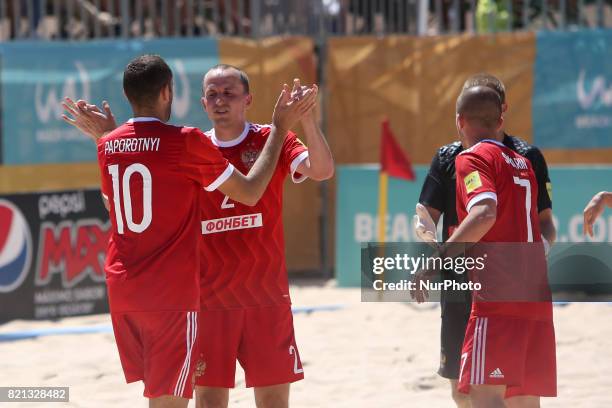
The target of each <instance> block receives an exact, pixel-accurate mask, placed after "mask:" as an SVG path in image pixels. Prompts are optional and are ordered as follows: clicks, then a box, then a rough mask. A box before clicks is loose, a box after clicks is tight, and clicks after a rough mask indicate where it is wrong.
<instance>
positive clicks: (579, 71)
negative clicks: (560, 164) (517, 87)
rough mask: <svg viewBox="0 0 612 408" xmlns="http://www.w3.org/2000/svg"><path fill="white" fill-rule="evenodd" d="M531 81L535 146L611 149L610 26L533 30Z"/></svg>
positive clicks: (611, 48) (611, 65)
mask: <svg viewBox="0 0 612 408" xmlns="http://www.w3.org/2000/svg"><path fill="white" fill-rule="evenodd" d="M534 83H535V85H534V95H533V107H532V109H533V111H532V113H533V114H532V116H533V138H534V144H535V145H537V146H538V147H541V148H545V149H546V148H561V149H571V148H597V147H612V30H588V31H579V32H553V31H541V32H538V33H537V41H536V62H535V73H534Z"/></svg>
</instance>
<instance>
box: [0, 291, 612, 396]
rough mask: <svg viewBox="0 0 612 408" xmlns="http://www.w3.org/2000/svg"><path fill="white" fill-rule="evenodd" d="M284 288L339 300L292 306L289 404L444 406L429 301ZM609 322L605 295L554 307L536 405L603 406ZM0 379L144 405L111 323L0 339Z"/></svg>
mask: <svg viewBox="0 0 612 408" xmlns="http://www.w3.org/2000/svg"><path fill="white" fill-rule="evenodd" d="M291 290H292V299H293V304H294V306H298V307H300V306H317V305H341V306H342V308H341V309H339V310H334V311H318V312H313V313H309V314H307V313H298V314H296V315H295V329H296V336H297V341H298V346H299V350H300V355H301V358H302V361H303V365H304V370H305V375H306V379H305V380H304V381H301V382H298V383H296V384H294V385H293V387H292V391H291V406H292V407H297V408H306V407H309V408H310V407H316V408H318V407H332V408H356V407H364V408H379V407H384V408H395V407H452V406H453V405H452V402H451V400H450V397H449V389H448V385H447V382H446V380H443V379H442V378H440V377H439V376H438V375H437V374H436V369H437V365H438V353H439V324H440V321H439V320H440V319H439V315H440V311H439V308H438V307H437V306H436V305H433V304H426V305H423V306H417V305H414V304H400V303H361V302H360V292H359V290H358V289H338V288H336V287H335V284H334V282H326V283H306V284H300V285H292V289H291ZM611 323H612V306H610V305H607V304H590V303H589V304H587V303H582V304H571V305H567V306H563V307H555V327H556V333H557V364H558V384H559V386H558V392H559V397H558V398H547V399H544V400H543V403H542V406H543V407H572V408H574V407H585V408H586V407H588V408H596V407H602V408H603V407H610V406H612V395H610V391H611V390H612V376H611V375H610V368H612V347H610V338H612V324H611ZM108 324H110V317H109V316H108V315H96V316H86V317H76V318H67V319H62V320H59V321H54V322H51V321H44V322H28V321H13V322H10V323H7V324H4V325H1V326H0V333H7V332H14V331H18V330H27V329H34V328H43V327H56V326H62V327H74V326H83V325H108ZM236 383H237V384H236V389H235V390H233V391H232V392H231V394H230V406H231V407H254V402H253V396H252V390H250V389H245V388H244V375H243V373H242V371H241V370H240V368H238V370H237V377H236ZM0 385H2V386H9V385H10V386H69V387H70V403H67V404H58V403H56V404H36V403H11V404H8V406H10V407H21V406H23V407H35V406H70V407H111V406H112V407H146V406H147V403H146V400H145V399H144V398H143V397H142V390H143V386H142V384H141V383H135V384H130V385H126V384H125V382H124V379H123V373H122V371H121V367H120V364H119V358H118V354H117V350H116V348H115V343H114V339H113V335H112V333H95V334H72V335H61V336H45V337H39V338H36V339H27V340H18V341H11V342H0ZM3 406H6V405H3ZM191 406H194V404H193V402H191V403H190V407H191Z"/></svg>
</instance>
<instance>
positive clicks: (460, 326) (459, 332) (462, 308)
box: [438, 301, 472, 380]
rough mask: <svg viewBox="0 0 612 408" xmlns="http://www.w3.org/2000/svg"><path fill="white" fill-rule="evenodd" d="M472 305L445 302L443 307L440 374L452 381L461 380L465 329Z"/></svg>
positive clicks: (467, 302) (469, 303) (468, 303)
mask: <svg viewBox="0 0 612 408" xmlns="http://www.w3.org/2000/svg"><path fill="white" fill-rule="evenodd" d="M471 308H472V304H471V302H469V301H466V302H445V303H443V304H442V306H441V313H442V316H441V317H442V319H441V320H442V325H441V328H440V367H439V368H438V374H439V375H440V376H442V377H444V378H448V379H450V380H457V379H458V378H459V366H460V362H461V348H462V347H463V339H464V337H465V329H466V328H467V323H468V320H469V318H470V311H471Z"/></svg>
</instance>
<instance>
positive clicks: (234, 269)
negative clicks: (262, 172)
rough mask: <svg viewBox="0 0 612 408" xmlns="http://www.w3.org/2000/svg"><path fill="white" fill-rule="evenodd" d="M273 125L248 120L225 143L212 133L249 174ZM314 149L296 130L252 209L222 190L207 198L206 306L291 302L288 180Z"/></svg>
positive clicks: (229, 157) (295, 178) (203, 286)
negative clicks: (285, 226)
mask: <svg viewBox="0 0 612 408" xmlns="http://www.w3.org/2000/svg"><path fill="white" fill-rule="evenodd" d="M270 129H271V128H270V126H266V125H256V124H249V123H247V124H245V128H244V131H243V132H242V134H241V135H240V136H239V137H238V138H237V139H234V140H232V141H221V140H218V139H217V138H216V137H215V133H214V130H211V131H209V132H206V135H207V136H208V137H209V138H210V140H211V141H212V142H213V144H215V145H216V146H218V147H219V150H221V153H222V154H223V157H225V158H226V159H227V160H229V162H230V163H231V164H233V165H234V166H235V167H236V168H237V169H239V170H240V171H241V172H242V173H243V174H247V173H248V171H249V169H250V168H251V167H252V166H253V163H255V160H256V159H257V156H258V155H259V153H260V152H261V150H262V148H263V146H264V144H265V142H266V140H267V138H268V136H269V135H270ZM307 157H308V151H307V149H306V146H304V145H303V144H302V143H301V142H300V141H299V139H297V137H296V136H295V134H293V133H291V132H290V133H289V134H288V135H287V137H286V139H285V142H284V144H283V148H282V152H281V156H280V158H279V161H278V164H277V166H276V169H275V171H274V175H273V176H272V179H271V180H270V184H269V185H268V187H267V188H266V191H265V192H264V194H263V196H262V197H261V199H260V200H259V202H258V203H257V204H256V205H255V206H253V207H249V206H246V205H243V204H241V203H238V202H235V201H232V200H231V199H229V197H227V196H225V195H223V194H222V193H221V192H219V191H215V192H213V193H212V194H207V193H203V194H205V197H206V199H203V200H202V239H203V242H202V244H203V245H202V254H203V255H202V275H201V291H202V293H201V307H202V310H214V309H235V308H245V307H254V306H272V305H279V304H289V303H291V299H290V298H289V284H288V282H287V268H286V265H285V241H284V234H283V221H282V217H283V213H282V209H283V184H284V181H285V178H286V176H287V175H288V174H291V176H292V179H293V181H294V182H296V183H299V182H301V181H303V180H304V179H305V177H303V176H302V175H300V174H298V173H296V169H297V167H298V165H299V164H300V163H301V162H302V161H303V160H305V159H306V158H307Z"/></svg>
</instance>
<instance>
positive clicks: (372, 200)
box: [336, 165, 612, 286]
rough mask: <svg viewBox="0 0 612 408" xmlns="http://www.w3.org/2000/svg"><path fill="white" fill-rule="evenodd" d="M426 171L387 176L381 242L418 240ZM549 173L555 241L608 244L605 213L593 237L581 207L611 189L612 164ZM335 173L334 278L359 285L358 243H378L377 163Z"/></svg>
mask: <svg viewBox="0 0 612 408" xmlns="http://www.w3.org/2000/svg"><path fill="white" fill-rule="evenodd" d="M427 169H428V167H425V166H415V171H416V175H417V180H416V182H407V181H403V180H398V179H393V178H389V197H388V206H389V214H388V215H387V218H386V220H385V241H386V242H414V241H416V240H417V239H416V237H415V235H414V231H413V228H412V216H413V215H414V207H415V205H416V203H417V202H418V199H419V194H420V192H421V186H422V185H423V180H424V177H425V175H426V174H427ZM549 172H550V179H551V182H552V200H553V214H554V218H553V219H554V221H555V224H556V226H557V241H558V242H570V243H571V242H584V241H592V242H612V213H610V212H608V213H606V214H605V215H604V216H603V217H600V218H599V219H598V220H597V222H596V223H595V228H594V237H593V238H592V239H591V238H590V237H589V238H586V237H585V236H584V235H583V233H582V220H583V218H582V211H583V210H584V207H585V206H586V204H587V203H588V202H589V200H590V199H591V197H593V195H594V194H595V193H597V192H599V191H601V190H609V189H610V180H612V167H611V166H581V167H578V166H576V167H574V166H551V167H550V168H549ZM336 174H337V179H338V185H337V186H338V187H337V200H336V278H337V279H338V285H340V286H359V285H360V284H361V279H360V276H361V275H360V273H361V272H360V271H361V246H362V245H363V243H367V242H376V241H378V214H377V212H378V174H379V172H378V165H368V166H338V168H337V171H336ZM438 224H439V225H441V221H440V222H439V223H438ZM440 236H441V234H440V233H438V237H440Z"/></svg>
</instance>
